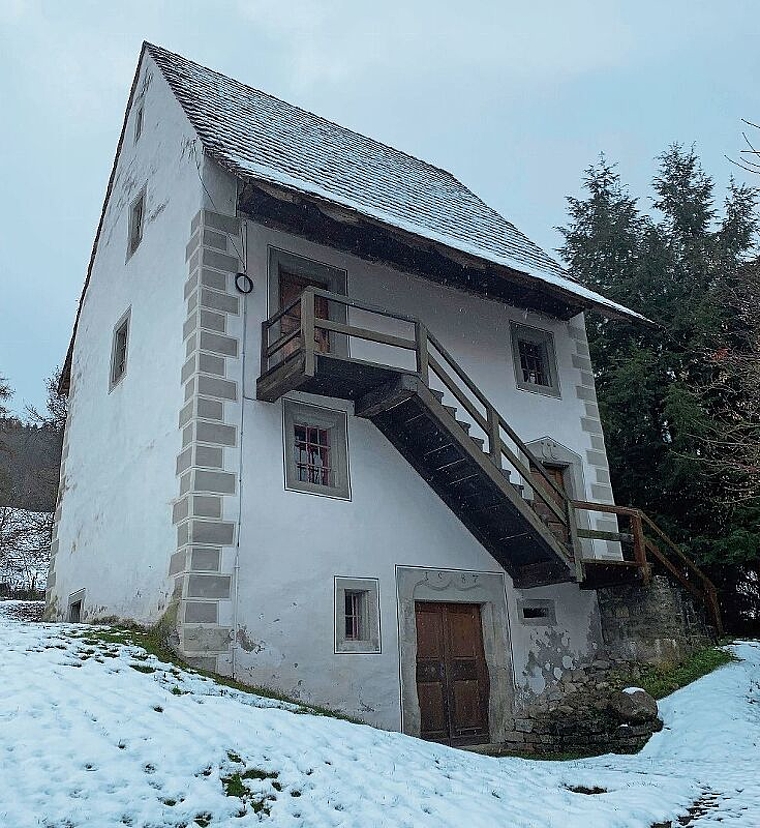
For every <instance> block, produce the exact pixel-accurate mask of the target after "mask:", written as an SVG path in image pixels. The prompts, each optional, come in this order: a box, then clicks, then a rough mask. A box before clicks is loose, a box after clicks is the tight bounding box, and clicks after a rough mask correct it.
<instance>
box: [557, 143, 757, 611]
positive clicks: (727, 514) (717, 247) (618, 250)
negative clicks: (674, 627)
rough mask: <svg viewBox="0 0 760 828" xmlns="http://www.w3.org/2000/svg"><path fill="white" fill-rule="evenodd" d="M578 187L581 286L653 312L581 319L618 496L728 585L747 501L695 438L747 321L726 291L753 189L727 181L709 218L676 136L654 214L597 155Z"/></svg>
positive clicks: (707, 422) (573, 205)
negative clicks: (720, 367) (731, 342)
mask: <svg viewBox="0 0 760 828" xmlns="http://www.w3.org/2000/svg"><path fill="white" fill-rule="evenodd" d="M584 189H585V190H586V197H585V198H583V199H575V198H570V199H568V204H569V223H568V226H567V227H565V228H560V230H561V232H562V234H563V236H564V245H563V247H562V248H561V251H560V252H561V253H562V255H563V257H564V259H565V261H566V262H567V264H568V265H569V267H570V270H571V272H572V274H573V275H574V276H575V277H576V278H578V279H579V280H580V281H581V282H583V284H585V285H587V286H589V287H591V288H593V289H595V290H599V291H600V292H602V293H604V294H605V295H607V296H609V297H610V298H612V299H614V300H616V301H618V302H621V303H622V304H625V305H628V306H629V307H632V308H634V309H635V310H638V311H640V312H641V313H643V314H644V315H645V316H647V317H648V318H649V319H650V320H651V321H652V322H653V323H654V325H651V326H646V325H636V324H633V323H626V322H619V321H616V320H603V319H599V318H598V317H596V316H594V315H591V316H590V317H589V319H588V320H587V325H588V334H589V346H590V349H591V357H592V361H593V364H594V370H595V375H596V382H597V394H598V397H599V407H600V412H601V416H602V421H603V424H604V428H605V436H606V440H607V448H608V454H609V460H610V473H611V477H612V484H613V489H614V491H615V494H616V499H617V502H618V503H620V504H625V505H632V506H637V507H639V508H642V509H644V510H645V511H646V512H648V513H649V514H650V515H651V516H652V517H653V518H654V519H655V520H656V521H657V522H658V523H660V524H661V525H662V526H663V528H664V529H665V530H666V531H667V532H668V533H669V534H671V535H672V536H673V537H674V538H675V539H676V540H678V541H680V542H681V543H682V544H683V545H684V546H685V547H686V549H687V551H688V552H689V553H690V554H692V555H693V556H694V557H695V558H697V560H699V561H701V562H703V563H708V564H710V566H711V567H712V571H713V573H714V574H717V575H718V576H719V580H721V581H722V583H723V586H724V587H725V589H726V590H727V591H729V592H730V591H732V590H735V589H736V588H737V582H736V578H737V577H741V576H740V573H738V570H736V568H735V562H736V557H737V556H738V557H739V558H741V559H742V560H744V561H745V562H747V561H752V560H757V556H758V543H757V541H758V540H760V536H758V528H757V524H756V523H753V522H752V511H751V509H750V508H749V506H747V505H745V506H744V507H743V508H737V507H736V506H735V505H733V504H732V503H731V502H730V498H729V497H727V491H726V486H725V483H726V478H725V475H723V474H716V473H715V469H714V468H711V467H710V465H709V464H708V463H706V462H705V446H706V441H707V440H708V438H709V435H711V434H713V435H714V434H715V429H716V427H720V424H721V418H722V417H723V416H724V415H725V411H726V405H727V401H728V398H729V392H727V390H726V389H725V388H723V389H721V388H719V387H718V386H717V385H716V384H715V381H714V380H715V377H716V370H717V368H716V362H715V359H714V355H715V353H716V352H717V351H718V350H719V349H720V348H721V347H725V342H726V340H727V338H730V337H731V336H733V335H734V334H735V332H737V331H739V330H740V329H741V327H742V325H743V324H744V323H742V321H741V314H740V311H739V309H738V308H737V306H736V303H733V302H729V301H727V296H728V295H729V294H731V292H732V291H733V290H735V289H736V284H737V274H738V273H739V272H740V269H741V267H742V264H743V261H744V259H745V258H746V257H747V256H748V254H749V253H750V251H751V249H752V244H753V241H754V237H755V234H756V230H757V216H756V204H757V196H756V194H755V192H754V190H752V189H751V188H747V187H740V186H737V185H735V184H734V183H733V182H732V183H731V185H730V186H729V189H728V193H727V195H726V199H725V203H724V210H723V215H722V217H719V216H718V211H717V210H716V208H715V199H714V185H713V181H712V180H711V179H710V177H709V176H707V175H706V174H705V172H704V171H703V170H702V168H701V165H700V163H699V159H698V157H697V156H696V153H695V151H694V149H693V148H691V149H685V148H684V147H682V146H680V145H673V146H671V147H670V148H669V149H668V150H667V151H666V152H664V153H663V154H662V155H661V156H660V158H659V169H658V171H657V174H656V176H655V177H654V180H653V189H654V193H655V198H654V201H653V214H649V213H645V212H643V211H641V210H640V209H639V207H638V203H637V201H636V199H634V198H632V197H631V196H630V195H629V193H628V190H627V188H626V187H624V186H623V184H622V183H621V180H620V176H619V174H618V173H617V171H616V170H615V168H614V167H613V166H612V165H610V164H609V163H608V162H607V161H606V159H604V158H603V157H602V158H601V160H600V161H599V163H598V164H596V165H593V166H591V167H590V168H589V169H588V170H586V174H585V177H584ZM755 517H757V515H756V514H755ZM729 537H734V538H735V540H736V544H735V545H734V546H732V547H731V549H730V550H729V549H727V548H726V543H727V538H729ZM753 538H754V539H755V541H754V542H753V540H752V539H753ZM753 556H754V557H753ZM730 561H733V563H730ZM732 567H733V568H732ZM729 615H730V612H729Z"/></svg>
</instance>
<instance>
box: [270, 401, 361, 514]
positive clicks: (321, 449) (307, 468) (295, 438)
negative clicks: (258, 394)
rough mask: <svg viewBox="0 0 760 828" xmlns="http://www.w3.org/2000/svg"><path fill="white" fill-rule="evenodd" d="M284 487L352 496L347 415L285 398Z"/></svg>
mask: <svg viewBox="0 0 760 828" xmlns="http://www.w3.org/2000/svg"><path fill="white" fill-rule="evenodd" d="M283 411H284V450H285V488H286V489H289V490H291V491H297V492H307V493H309V494H322V495H328V496H329V497H337V498H341V499H344V500H349V499H350V489H349V480H348V459H347V442H346V415H345V413H344V412H342V411H332V410H330V409H326V408H316V407H315V406H311V405H303V404H301V403H297V402H294V401H292V400H285V403H284V405H283Z"/></svg>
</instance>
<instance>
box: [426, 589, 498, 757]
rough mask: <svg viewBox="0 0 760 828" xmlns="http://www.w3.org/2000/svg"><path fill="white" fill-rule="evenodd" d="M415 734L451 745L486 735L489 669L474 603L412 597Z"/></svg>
mask: <svg viewBox="0 0 760 828" xmlns="http://www.w3.org/2000/svg"><path fill="white" fill-rule="evenodd" d="M415 610H416V615H417V695H418V697H419V702H420V719H421V727H420V735H421V736H422V738H423V739H430V740H432V741H435V742H445V743H446V744H450V745H467V744H483V743H485V742H488V741H489V735H488V691H489V686H488V669H487V667H486V659H485V653H484V651H483V627H482V623H481V620H480V606H478V605H477V604H442V603H437V602H436V603H432V602H423V601H417V602H416V603H415Z"/></svg>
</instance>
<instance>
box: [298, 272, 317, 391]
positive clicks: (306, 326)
mask: <svg viewBox="0 0 760 828" xmlns="http://www.w3.org/2000/svg"><path fill="white" fill-rule="evenodd" d="M315 337H316V331H315V327H314V291H313V290H312V289H311V288H306V290H305V291H304V292H303V293H302V294H301V340H302V347H303V353H304V373H305V374H306V376H308V377H313V376H314V370H315V366H314V340H315Z"/></svg>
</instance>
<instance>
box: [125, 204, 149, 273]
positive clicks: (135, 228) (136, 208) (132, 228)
mask: <svg viewBox="0 0 760 828" xmlns="http://www.w3.org/2000/svg"><path fill="white" fill-rule="evenodd" d="M144 220H145V190H143V191H142V192H141V193H140V195H139V196H137V198H136V199H135V200H134V201H133V202H132V206H131V207H130V208H129V243H128V245H127V258H129V257H130V256H131V255H132V254H133V253H134V252H135V250H137V248H138V247H139V246H140V242H141V241H142V237H143V223H144Z"/></svg>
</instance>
